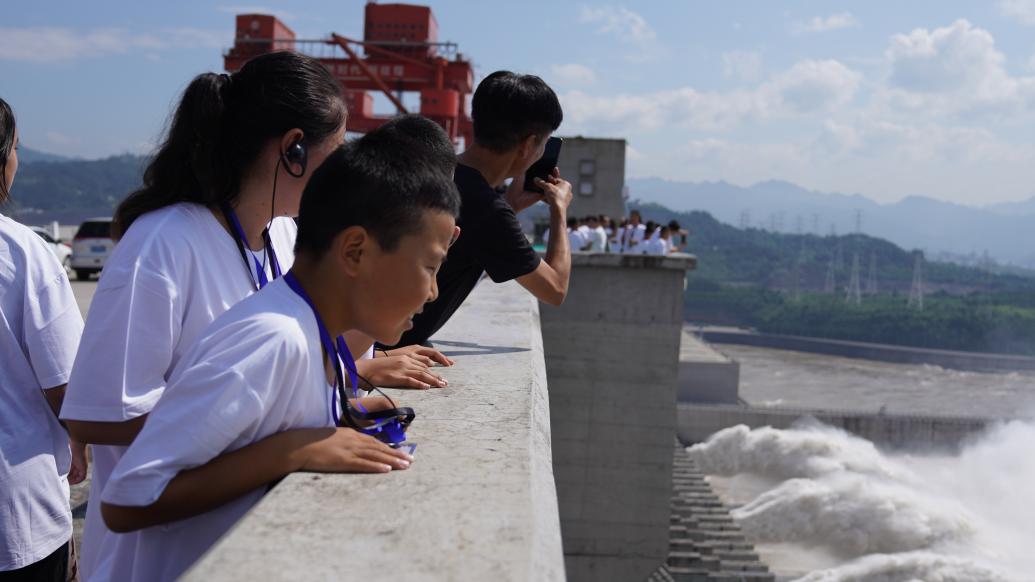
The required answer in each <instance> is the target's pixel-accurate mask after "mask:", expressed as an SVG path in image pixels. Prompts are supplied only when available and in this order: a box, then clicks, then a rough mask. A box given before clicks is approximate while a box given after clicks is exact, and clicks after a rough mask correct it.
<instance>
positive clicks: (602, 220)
mask: <svg viewBox="0 0 1035 582" xmlns="http://www.w3.org/2000/svg"><path fill="white" fill-rule="evenodd" d="M642 220H643V219H642V217H641V216H640V212H639V211H638V210H633V211H632V212H630V213H629V218H622V219H621V221H615V220H613V219H611V218H608V217H607V216H604V215H599V216H587V217H585V218H583V219H581V220H580V219H578V218H568V226H567V229H566V232H567V234H568V244H569V246H571V250H572V251H573V252H589V253H626V254H632V255H660V256H664V255H667V254H669V253H681V252H686V249H687V235H688V233H687V231H686V230H684V229H682V228H681V227H680V225H679V222H678V221H676V220H671V221H669V223H668V224H659V223H656V222H654V221H653V220H648V221H647V222H646V223H644V222H642ZM549 239H550V229H546V230H545V231H543V242H544V243H548V242H549Z"/></svg>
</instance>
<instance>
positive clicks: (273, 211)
mask: <svg viewBox="0 0 1035 582" xmlns="http://www.w3.org/2000/svg"><path fill="white" fill-rule="evenodd" d="M280 162H281V161H280V160H279V159H278V160H277V165H276V167H275V168H274V169H273V196H272V197H271V200H270V221H269V222H268V223H266V230H265V232H264V233H263V234H264V235H265V236H264V237H263V239H265V240H264V242H265V243H266V244H264V245H262V270H263V271H265V270H266V257H267V256H268V255H269V253H270V251H269V247H270V246H272V245H273V238H272V237H271V236H270V228H272V227H273V216H274V215H275V214H276V208H277V180H278V179H279V177H280Z"/></svg>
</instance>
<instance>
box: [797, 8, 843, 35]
mask: <svg viewBox="0 0 1035 582" xmlns="http://www.w3.org/2000/svg"><path fill="white" fill-rule="evenodd" d="M857 26H859V21H858V20H856V18H855V17H854V16H852V15H851V14H850V13H848V12H842V13H840V14H832V15H830V16H826V17H822V16H816V17H813V18H812V20H809V21H808V22H796V23H794V25H793V26H792V27H791V30H792V31H793V32H794V33H795V34H804V33H809V32H830V31H832V30H840V29H842V28H855V27H857Z"/></svg>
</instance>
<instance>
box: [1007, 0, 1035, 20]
mask: <svg viewBox="0 0 1035 582" xmlns="http://www.w3.org/2000/svg"><path fill="white" fill-rule="evenodd" d="M999 11H1000V12H1002V13H1003V14H1005V15H1006V16H1009V17H1012V18H1016V19H1017V20H1019V21H1020V22H1021V23H1022V24H1027V25H1033V24H1035V0H1000V2H999Z"/></svg>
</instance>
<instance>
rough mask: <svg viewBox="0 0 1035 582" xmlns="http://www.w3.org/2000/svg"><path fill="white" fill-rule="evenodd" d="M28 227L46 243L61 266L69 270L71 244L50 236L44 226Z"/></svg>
mask: <svg viewBox="0 0 1035 582" xmlns="http://www.w3.org/2000/svg"><path fill="white" fill-rule="evenodd" d="M29 228H31V229H32V232H34V233H36V234H38V235H40V238H41V239H43V242H45V243H47V246H48V247H50V251H51V252H52V253H54V256H55V257H57V260H58V262H59V263H61V266H62V267H64V268H65V270H66V271H67V270H69V269H70V268H71V264H72V245H70V244H68V243H66V242H62V241H61V239H55V238H54V237H52V236H50V233H49V232H47V230H46V229H45V228H41V227H39V226H30V227H29Z"/></svg>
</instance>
